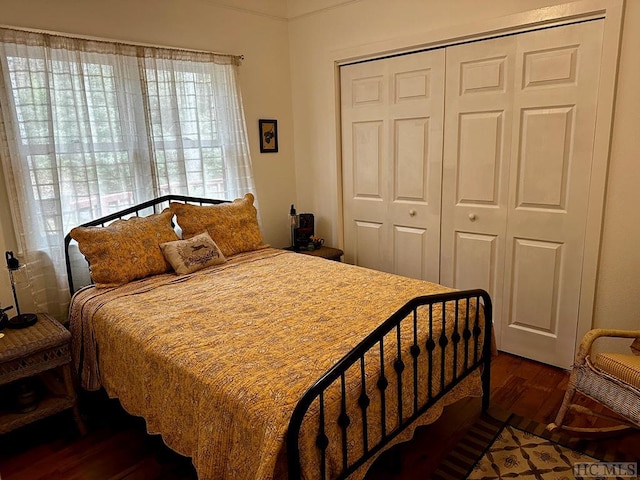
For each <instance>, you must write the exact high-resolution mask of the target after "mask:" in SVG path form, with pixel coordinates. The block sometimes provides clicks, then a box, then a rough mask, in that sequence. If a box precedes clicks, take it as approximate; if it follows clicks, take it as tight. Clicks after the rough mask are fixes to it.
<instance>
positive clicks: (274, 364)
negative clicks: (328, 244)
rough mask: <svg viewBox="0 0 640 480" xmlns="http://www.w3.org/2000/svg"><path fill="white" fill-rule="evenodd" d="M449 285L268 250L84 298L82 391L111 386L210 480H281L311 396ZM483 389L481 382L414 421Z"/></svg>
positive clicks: (77, 339)
mask: <svg viewBox="0 0 640 480" xmlns="http://www.w3.org/2000/svg"><path fill="white" fill-rule="evenodd" d="M449 290H450V289H447V288H445V287H443V286H441V285H436V284H432V283H428V282H424V281H419V280H413V279H409V278H405V277H401V276H396V275H391V274H387V273H383V272H378V271H372V270H368V269H364V268H360V267H355V266H351V265H347V264H341V263H337V262H331V261H327V260H324V259H320V258H315V257H311V256H307V255H299V254H295V253H291V252H285V251H282V250H276V249H270V248H268V249H263V250H258V251H255V252H249V253H245V254H239V255H235V256H233V257H231V258H230V259H229V261H228V262H227V263H225V264H222V265H218V266H213V267H209V268H207V269H204V270H201V271H199V272H196V273H193V274H190V275H185V276H181V277H176V276H175V275H173V274H164V275H158V276H155V277H151V278H147V279H143V280H140V281H135V282H132V283H129V284H127V285H124V286H121V287H118V288H108V289H95V288H93V287H90V288H86V289H83V290H81V291H79V292H78V293H77V294H76V295H75V296H74V298H73V301H72V306H71V310H70V321H71V324H70V326H71V332H72V335H73V343H72V347H73V349H72V350H73V357H74V362H75V365H76V368H77V369H78V371H79V373H80V377H81V382H82V385H83V387H84V388H87V389H92V390H95V389H98V388H100V387H101V386H103V387H104V388H105V390H106V391H107V392H108V394H109V395H110V396H112V397H118V398H119V399H120V402H121V403H122V405H123V407H124V408H125V409H126V410H127V411H129V412H130V413H132V414H134V415H140V416H143V417H144V418H145V419H146V421H147V428H148V431H149V432H150V433H160V434H161V435H162V437H163V439H164V441H165V442H166V444H167V445H169V446H170V447H171V448H173V449H174V450H176V451H177V452H179V453H181V454H183V455H187V456H190V457H192V459H193V463H194V465H195V467H196V469H197V471H198V475H199V478H200V479H201V480H207V479H215V480H224V479H233V480H239V479H259V480H268V479H272V478H282V477H283V475H285V472H286V465H285V464H284V463H283V459H284V458H285V451H284V438H285V435H286V430H287V425H288V422H289V419H290V417H291V413H292V411H293V408H294V407H295V405H296V403H297V401H298V400H299V398H300V397H301V396H302V394H303V393H304V392H305V390H306V389H307V388H308V387H309V386H310V385H311V384H313V382H314V381H316V380H317V379H318V378H319V377H320V376H321V375H322V374H323V373H324V372H325V371H327V370H328V369H329V368H330V367H332V366H333V365H334V364H335V363H336V362H337V361H338V360H340V359H341V358H342V357H343V356H344V355H345V354H346V353H347V352H349V351H350V350H351V349H352V348H353V347H354V346H355V345H356V344H357V343H359V341H360V340H362V339H363V338H364V337H365V336H366V335H367V334H368V333H369V332H371V331H372V330H374V328H375V327H377V326H378V325H379V324H380V323H382V322H383V321H384V320H386V319H387V318H388V317H389V316H391V315H392V314H393V313H394V312H395V311H396V310H397V309H398V308H399V307H401V306H402V305H404V304H405V303H406V302H407V301H408V300H410V299H411V298H413V297H416V296H419V295H427V294H433V293H439V292H444V291H449ZM447 375H450V373H448V374H447ZM370 383H373V382H370ZM408 383H409V382H407V384H408ZM436 383H437V381H436ZM405 388H408V387H405ZM479 393H480V387H479V378H478V375H472V376H470V377H468V378H467V379H466V380H465V381H464V382H462V384H461V385H460V386H459V387H457V388H456V389H455V390H454V391H453V392H451V393H450V394H449V395H448V396H447V397H446V398H445V399H444V402H442V401H441V402H439V404H437V405H436V406H435V407H433V408H432V409H430V411H429V412H427V414H426V415H424V416H423V418H422V419H421V421H420V422H418V424H420V423H422V424H424V423H429V422H432V421H434V420H435V419H436V418H437V417H438V416H439V414H440V412H441V410H442V406H443V404H444V403H451V402H453V401H456V400H458V399H460V398H462V397H464V396H467V395H470V394H473V395H478V394H479ZM357 394H359V390H358V392H356V393H355V394H354V395H356V396H357ZM392 397H393V395H392ZM372 408H373V410H372V411H374V410H375V405H372ZM314 415H315V414H314V412H313V409H311V410H310V413H309V415H308V416H309V417H313V416H314ZM356 416H357V415H356ZM310 421H311V420H309V422H310ZM305 422H307V420H305ZM390 423H392V421H390ZM391 427H392V425H391ZM412 432H413V430H412V429H408V430H407V431H406V432H405V433H404V435H401V436H399V437H398V438H397V439H396V441H401V440H406V439H408V437H410V436H411V435H412ZM305 434H306V435H307V436H308V437H309V439H308V441H307V442H306V444H304V443H303V444H302V446H301V454H302V455H303V462H304V461H305V460H306V461H313V457H314V456H316V455H317V454H316V453H315V449H314V448H313V445H314V444H315V435H316V432H315V431H314V428H313V427H312V426H306V427H305V426H303V435H305ZM336 434H339V432H338V433H336ZM371 435H372V436H373V435H375V432H372V433H371ZM355 448H356V450H357V446H356V447H355ZM372 461H373V459H372V460H371V461H369V462H368V463H367V464H365V465H364V466H363V467H362V468H361V469H360V470H359V471H358V472H357V473H356V475H354V478H358V477H362V476H363V475H364V473H366V468H368V466H369V465H370V463H371V462H372ZM329 467H331V465H330V466H329ZM330 471H331V468H330ZM303 473H304V472H303Z"/></svg>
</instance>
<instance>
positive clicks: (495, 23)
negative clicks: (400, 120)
mask: <svg viewBox="0 0 640 480" xmlns="http://www.w3.org/2000/svg"><path fill="white" fill-rule="evenodd" d="M623 13H624V0H580V1H577V2H571V3H566V4H561V5H554V6H550V7H544V8H539V9H535V10H530V11H526V12H521V13H516V14H512V15H508V16H504V17H499V18H495V19H487V20H478V21H474V22H471V23H468V24H464V25H454V26H451V27H447V28H442V29H435V30H430V31H426V32H424V33H421V34H418V35H411V36H407V37H404V38H396V39H392V40H385V41H381V42H375V43H369V44H365V45H359V46H354V47H349V48H345V49H340V50H333V51H331V52H328V58H327V59H326V64H327V68H330V69H332V70H333V74H334V85H335V102H334V107H333V108H334V112H333V116H332V118H334V121H335V128H334V129H333V131H331V134H332V135H334V138H331V139H330V141H332V142H333V144H334V145H335V146H336V158H335V160H336V172H337V177H336V179H337V192H338V202H337V206H338V212H337V213H338V225H339V243H340V245H344V221H343V217H342V205H343V199H342V158H341V141H340V138H341V133H340V132H341V130H340V129H341V125H340V65H343V64H347V63H351V62H354V61H361V60H372V59H375V58H380V57H384V56H388V55H394V54H399V53H410V52H412V51H418V50H422V49H427V48H437V47H444V46H447V45H453V44H456V43H463V42H468V41H472V40H481V39H484V38H491V37H496V36H500V35H508V34H514V33H520V32H526V31H531V30H537V29H540V28H545V27H551V26H560V25H565V24H569V23H576V22H580V21H585V20H591V19H603V20H604V33H603V39H602V58H601V67H600V72H601V73H600V85H599V90H598V106H597V108H598V110H597V111H598V114H597V119H596V129H595V139H594V146H593V165H592V170H591V184H590V188H589V198H590V199H591V200H590V202H589V208H588V213H587V227H586V230H585V244H584V259H585V260H584V261H583V269H582V275H581V276H582V286H581V289H580V307H579V308H580V311H579V312H578V328H577V332H576V349H577V347H578V345H579V342H580V340H581V339H582V337H583V335H584V334H585V333H586V332H587V331H588V330H589V329H591V328H592V325H593V313H594V306H595V305H594V303H595V290H596V281H597V276H598V260H599V252H600V242H601V229H602V222H603V214H604V203H605V193H606V183H607V170H608V163H609V155H610V149H611V140H610V139H611V129H612V126H613V109H614V103H615V94H616V81H617V76H618V58H619V51H620V43H621V34H622V19H623Z"/></svg>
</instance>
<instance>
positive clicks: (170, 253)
mask: <svg viewBox="0 0 640 480" xmlns="http://www.w3.org/2000/svg"><path fill="white" fill-rule="evenodd" d="M160 249H161V250H162V253H163V254H164V258H166V259H167V261H168V262H169V263H170V264H171V266H172V267H173V269H174V270H175V271H176V273H177V274H178V275H185V274H187V273H193V272H196V271H198V270H200V269H203V268H205V267H208V266H210V265H218V264H220V263H224V262H226V261H227V259H226V258H224V255H223V254H222V252H221V251H220V249H219V248H218V245H216V242H214V241H213V240H212V239H211V237H210V236H209V234H208V233H207V232H204V233H201V234H199V235H196V236H195V237H191V238H189V239H188V240H176V241H174V242H167V243H161V244H160Z"/></svg>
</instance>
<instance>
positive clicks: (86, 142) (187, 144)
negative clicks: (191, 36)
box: [0, 29, 253, 312]
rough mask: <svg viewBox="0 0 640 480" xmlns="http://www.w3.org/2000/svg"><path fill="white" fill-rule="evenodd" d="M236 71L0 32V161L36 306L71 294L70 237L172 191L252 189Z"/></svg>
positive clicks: (234, 61)
mask: <svg viewBox="0 0 640 480" xmlns="http://www.w3.org/2000/svg"><path fill="white" fill-rule="evenodd" d="M238 64H239V58H238V57H233V56H227V55H217V54H210V53H201V52H185V51H182V50H172V49H162V48H151V47H139V46H132V45H123V44H116V43H109V42H96V41H88V40H82V39H73V38H67V37H62V36H53V35H44V34H39V33H31V32H22V31H17V30H11V29H0V69H1V73H2V75H1V76H0V82H1V83H0V108H1V110H0V111H1V119H0V120H1V122H2V123H1V124H0V126H3V127H4V129H3V130H4V131H3V132H2V133H3V134H4V135H2V137H3V138H4V142H2V150H1V151H0V152H1V153H2V159H3V169H4V171H5V172H7V173H8V175H7V176H8V177H9V182H8V183H9V184H10V196H11V200H12V207H13V208H12V213H13V216H14V224H15V227H16V233H18V235H19V237H20V240H21V242H20V243H21V245H20V247H21V248H22V250H23V251H24V252H25V254H27V256H29V255H30V256H31V258H30V259H29V258H27V263H28V264H29V263H32V264H33V265H34V266H35V263H38V266H37V268H32V269H31V270H32V272H33V274H32V275H31V279H32V283H40V284H41V285H40V287H36V286H34V289H33V292H34V295H35V296H36V297H38V296H39V297H40V298H45V297H52V296H53V297H54V298H55V297H60V296H61V295H60V291H57V292H50V291H49V292H48V293H47V291H48V290H50V289H51V286H50V284H51V280H52V279H55V282H53V285H55V289H56V290H64V289H65V288H66V287H65V285H66V279H65V278H64V277H65V273H64V272H65V269H64V268H63V262H64V260H63V258H64V252H63V250H62V248H63V238H64V235H65V234H66V233H68V232H69V230H70V229H71V228H72V227H74V226H76V225H78V224H80V223H83V222H85V221H87V220H89V219H92V218H96V217H99V216H102V215H107V214H109V213H112V212H114V211H116V210H118V209H121V208H123V207H126V206H130V205H133V204H136V203H139V202H142V201H144V200H148V199H150V198H153V197H155V196H159V195H164V194H167V193H177V194H184V195H194V196H204V197H211V198H226V199H233V198H237V197H239V196H242V195H243V194H244V193H246V192H248V191H252V190H253V179H252V174H251V166H250V158H249V153H248V152H249V150H248V145H247V140H246V127H245V122H244V114H243V112H242V102H241V99H240V94H239V92H238V88H237V85H236V83H237V82H236V70H237V65H238ZM0 130H2V129H0ZM38 258H40V259H41V260H37V259H38ZM45 260H46V261H45ZM47 262H48V263H49V264H51V265H52V269H50V270H52V272H51V274H50V275H45V274H43V273H42V272H43V269H46V267H45V264H47ZM42 275H44V276H45V277H47V279H46V280H45V279H41V281H38V279H39V277H40V276H42ZM34 279H35V280H36V281H35V282H34ZM62 298H68V295H62ZM41 303H42V302H41ZM45 303H46V302H45ZM43 308H47V310H48V311H50V312H51V306H43Z"/></svg>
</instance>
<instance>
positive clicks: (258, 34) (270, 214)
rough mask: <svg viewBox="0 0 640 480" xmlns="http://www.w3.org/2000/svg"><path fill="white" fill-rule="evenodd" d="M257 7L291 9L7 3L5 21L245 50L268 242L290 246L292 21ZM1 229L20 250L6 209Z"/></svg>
mask: <svg viewBox="0 0 640 480" xmlns="http://www.w3.org/2000/svg"><path fill="white" fill-rule="evenodd" d="M225 3H226V4H227V5H236V6H235V7H232V6H227V5H225ZM254 4H259V5H262V6H263V7H267V6H269V7H273V8H270V9H269V10H270V11H273V12H274V13H276V14H280V15H284V12H285V9H284V3H283V2H282V0H268V1H263V0H260V1H259V2H258V0H234V1H233V2H231V1H227V2H207V1H204V0H179V1H178V0H176V1H174V0H135V1H131V0H109V1H104V0H83V1H81V2H79V1H74V0H56V1H50V0H0V24H3V25H5V26H15V27H24V28H33V29H43V30H50V31H58V32H65V33H70V34H79V35H89V36H94V37H101V38H108V39H115V40H120V41H131V42H141V43H148V44H156V45H166V46H175V47H183V48H192V49H200V50H209V51H216V52H223V53H232V54H242V55H244V57H245V60H244V62H243V64H242V67H240V86H241V89H242V94H243V100H244V106H245V115H246V120H247V127H248V132H249V142H250V149H251V156H252V159H253V168H254V174H255V182H256V196H257V198H258V202H259V207H260V212H261V217H262V227H263V233H264V236H265V239H266V241H267V242H269V243H271V244H272V245H274V246H284V245H287V244H288V242H289V233H288V232H289V230H288V220H287V214H288V212H289V205H290V204H291V203H294V202H295V201H296V198H295V191H296V189H295V178H294V163H293V138H292V137H293V121H292V109H291V93H290V75H289V70H290V69H289V54H288V30H287V22H286V21H285V20H283V19H282V17H276V16H271V15H269V14H267V13H266V12H267V11H269V10H267V9H266V8H265V12H263V13H261V12H258V13H251V12H249V11H247V10H246V9H244V8H242V7H244V6H245V5H246V6H247V7H250V8H254V7H256V5H254ZM276 7H279V9H278V8H276ZM274 9H275V10H274ZM259 118H275V119H277V120H278V130H279V153H270V154H261V153H260V150H259V146H258V119H259ZM5 198H6V189H5V183H4V179H2V178H0V204H1V205H6V202H5V201H4V199H5ZM0 230H1V232H2V233H1V234H0V251H1V252H2V253H3V255H4V251H5V250H7V249H15V248H16V247H15V243H14V236H13V231H12V228H11V220H10V216H9V215H8V213H7V212H6V208H5V207H3V208H2V212H0ZM2 265H4V264H2ZM5 277H8V275H6V274H2V270H0V301H1V302H2V304H3V305H6V304H7V303H9V301H10V298H11V296H10V294H9V292H8V286H7V284H8V278H7V279H5Z"/></svg>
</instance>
